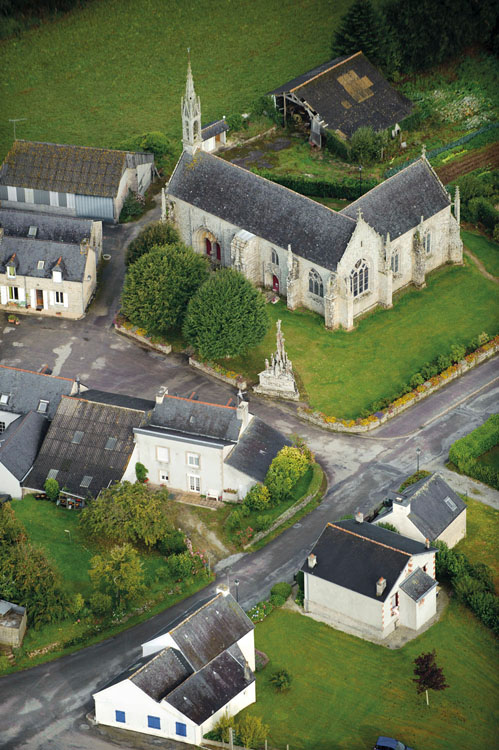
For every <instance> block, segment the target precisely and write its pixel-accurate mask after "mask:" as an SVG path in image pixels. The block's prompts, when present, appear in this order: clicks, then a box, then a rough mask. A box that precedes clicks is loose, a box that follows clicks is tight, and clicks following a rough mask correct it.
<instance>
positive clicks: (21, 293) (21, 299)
mask: <svg viewBox="0 0 499 750" xmlns="http://www.w3.org/2000/svg"><path fill="white" fill-rule="evenodd" d="M17 288H18V289H19V302H26V292H25V290H24V288H23V287H22V286H19V287H17Z"/></svg>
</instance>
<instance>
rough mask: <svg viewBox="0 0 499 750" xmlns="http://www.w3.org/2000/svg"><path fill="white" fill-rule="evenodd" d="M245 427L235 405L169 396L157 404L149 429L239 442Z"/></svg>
mask: <svg viewBox="0 0 499 750" xmlns="http://www.w3.org/2000/svg"><path fill="white" fill-rule="evenodd" d="M241 424H242V423H241V420H240V419H238V417H237V408H236V407H234V406H221V405H220V404H209V403H206V402H204V401H195V400H194V399H190V398H181V397H180V396H169V395H165V396H164V398H163V402H162V403H160V404H159V403H157V404H155V407H154V411H153V413H152V415H151V418H150V420H149V425H148V426H150V427H151V428H154V427H159V428H161V430H162V432H165V433H167V432H172V433H173V432H175V433H179V434H182V435H190V436H192V437H202V438H214V439H217V440H220V441H222V442H227V443H235V442H237V439H238V437H239V431H240V429H241ZM146 429H147V428H146Z"/></svg>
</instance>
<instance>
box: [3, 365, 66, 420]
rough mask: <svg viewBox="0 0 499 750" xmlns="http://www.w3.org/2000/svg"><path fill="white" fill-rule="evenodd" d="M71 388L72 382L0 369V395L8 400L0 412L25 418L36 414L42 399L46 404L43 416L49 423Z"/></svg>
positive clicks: (27, 371)
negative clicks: (24, 416) (30, 412)
mask: <svg viewBox="0 0 499 750" xmlns="http://www.w3.org/2000/svg"><path fill="white" fill-rule="evenodd" d="M74 384H75V381H74V380H71V379H70V378H60V377H56V376H55V375H42V374H41V373H39V372H31V371H30V370H19V369H18V368H16V367H7V366H5V365H0V395H1V394H7V395H8V396H9V400H8V403H7V404H0V411H8V412H13V413H14V414H27V413H28V412H29V411H37V409H38V404H39V403H40V399H43V400H45V401H48V402H49V405H48V408H47V411H46V413H45V414H46V416H47V417H48V418H49V419H52V417H53V416H54V414H55V412H56V409H57V407H58V405H59V401H60V400H61V396H68V395H69V394H70V393H71V391H72V389H73V386H74Z"/></svg>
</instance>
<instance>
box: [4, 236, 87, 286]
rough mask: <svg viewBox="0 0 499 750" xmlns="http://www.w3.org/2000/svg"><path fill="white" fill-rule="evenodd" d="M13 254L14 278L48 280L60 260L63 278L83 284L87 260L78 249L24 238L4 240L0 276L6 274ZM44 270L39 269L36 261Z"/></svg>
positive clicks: (59, 243)
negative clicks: (29, 277)
mask: <svg viewBox="0 0 499 750" xmlns="http://www.w3.org/2000/svg"><path fill="white" fill-rule="evenodd" d="M14 254H15V256H16V261H17V262H16V274H17V276H31V277H35V278H39V279H48V278H51V276H52V270H53V268H54V267H55V266H56V265H57V264H58V261H59V259H61V260H60V263H59V265H60V266H61V271H62V278H63V279H64V280H65V281H78V282H82V281H83V276H84V272H85V264H86V262H87V256H86V255H83V254H82V253H81V252H80V245H79V244H78V245H68V244H67V243H65V242H51V241H49V240H38V239H36V240H32V239H28V238H26V237H4V238H3V240H2V242H1V244H0V273H6V265H7V263H8V261H9V260H10V259H11V258H12V256H13V255H14ZM40 260H43V261H44V266H43V268H42V269H40V268H38V261H40Z"/></svg>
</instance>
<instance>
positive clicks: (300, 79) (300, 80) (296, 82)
mask: <svg viewBox="0 0 499 750" xmlns="http://www.w3.org/2000/svg"><path fill="white" fill-rule="evenodd" d="M347 57H349V55H340V56H339V57H335V58H334V59H333V60H328V62H325V63H322V64H321V65H318V66H317V67H316V68H312V70H308V71H307V72H306V73H302V74H301V75H299V76H296V78H292V79H291V81H288V82H287V83H283V84H281V86H278V87H277V88H276V89H273V91H269V92H268V94H267V96H273V95H275V94H282V93H284V91H286V92H288V91H293V90H294V89H296V88H298V87H299V86H302V85H303V84H304V83H308V81H310V80H311V79H312V78H315V77H316V76H317V75H319V73H324V72H325V71H326V70H329V69H330V68H332V67H333V66H334V65H337V64H338V63H339V62H341V61H342V60H346V58H347Z"/></svg>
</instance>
